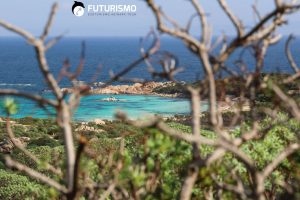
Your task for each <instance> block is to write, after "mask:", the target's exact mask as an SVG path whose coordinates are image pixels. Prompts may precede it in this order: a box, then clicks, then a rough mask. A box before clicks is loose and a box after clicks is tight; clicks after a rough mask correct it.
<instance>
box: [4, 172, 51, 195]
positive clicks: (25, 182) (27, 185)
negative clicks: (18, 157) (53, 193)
mask: <svg viewBox="0 0 300 200" xmlns="http://www.w3.org/2000/svg"><path fill="white" fill-rule="evenodd" d="M0 199H5V200H24V199H28V200H29V199H32V200H35V199H37V200H44V199H45V200H46V199H49V194H48V189H47V188H46V187H45V186H42V185H40V184H38V183H35V182H33V181H30V180H29V179H28V178H27V177H25V176H22V175H18V174H14V173H10V172H8V171H6V170H2V169H0Z"/></svg>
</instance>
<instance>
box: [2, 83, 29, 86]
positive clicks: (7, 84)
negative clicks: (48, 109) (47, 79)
mask: <svg viewBox="0 0 300 200" xmlns="http://www.w3.org/2000/svg"><path fill="white" fill-rule="evenodd" d="M0 86H10V87H14V86H17V87H33V86H35V84H31V83H24V84H23V83H16V84H14V83H0Z"/></svg>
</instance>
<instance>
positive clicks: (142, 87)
mask: <svg viewBox="0 0 300 200" xmlns="http://www.w3.org/2000/svg"><path fill="white" fill-rule="evenodd" d="M170 84H172V83H171V82H147V83H144V84H141V83H135V84H133V85H110V86H107V87H104V88H94V89H93V90H92V91H91V93H93V94H136V95H159V96H169V97H173V96H175V95H171V94H160V93H156V92H154V89H156V88H158V87H167V86H169V85H170ZM95 85H101V84H95Z"/></svg>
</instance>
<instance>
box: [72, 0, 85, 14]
mask: <svg viewBox="0 0 300 200" xmlns="http://www.w3.org/2000/svg"><path fill="white" fill-rule="evenodd" d="M84 8H85V7H84V4H83V3H82V2H79V1H74V5H73V6H72V12H73V14H74V15H75V16H77V17H81V16H82V15H83V14H84Z"/></svg>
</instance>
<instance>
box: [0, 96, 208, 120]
mask: <svg viewBox="0 0 300 200" xmlns="http://www.w3.org/2000/svg"><path fill="white" fill-rule="evenodd" d="M110 96H111V95H92V96H87V97H83V98H82V99H81V103H80V106H79V108H78V110H77V111H76V112H75V115H74V119H75V120H80V121H89V120H93V119H98V118H100V119H113V118H114V114H115V113H116V111H117V110H122V111H124V112H126V113H127V114H128V116H129V117H131V118H139V117H144V116H147V115H149V114H159V115H162V116H170V115H175V114H188V113H189V112H190V107H189V106H190V105H189V101H188V100H187V99H182V98H166V97H159V96H149V95H113V96H114V97H115V98H117V99H119V100H120V101H117V102H107V101H103V99H105V98H108V97H110ZM16 101H17V103H18V107H19V109H18V113H17V114H15V115H13V116H12V117H15V118H21V117H26V116H31V117H35V118H47V117H51V116H52V117H53V116H54V113H53V111H48V112H46V111H44V110H41V108H39V107H38V106H37V105H36V104H35V103H34V102H32V101H29V100H24V99H17V100H16ZM206 108H207V105H206V104H203V107H202V109H206ZM0 114H1V115H2V116H3V115H4V112H3V111H1V112H0Z"/></svg>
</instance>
